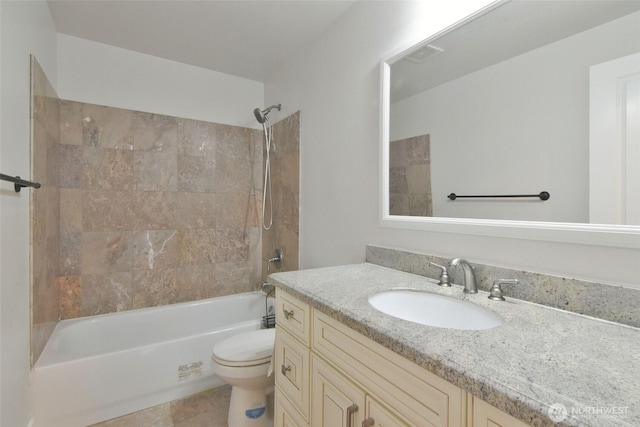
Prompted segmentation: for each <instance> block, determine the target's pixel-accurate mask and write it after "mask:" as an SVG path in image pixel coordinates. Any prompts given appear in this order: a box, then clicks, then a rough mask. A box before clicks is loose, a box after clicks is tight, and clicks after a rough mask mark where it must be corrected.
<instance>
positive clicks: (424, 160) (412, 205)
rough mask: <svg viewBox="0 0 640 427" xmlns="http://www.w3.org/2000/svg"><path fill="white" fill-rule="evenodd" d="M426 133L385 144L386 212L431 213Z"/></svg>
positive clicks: (422, 214)
mask: <svg viewBox="0 0 640 427" xmlns="http://www.w3.org/2000/svg"><path fill="white" fill-rule="evenodd" d="M430 153H431V142H430V136H429V135H420V136H416V137H413V138H407V139H401V140H398V141H391V143H390V144H389V214H390V215H407V216H433V195H432V192H431V154H430Z"/></svg>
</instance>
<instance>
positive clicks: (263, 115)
mask: <svg viewBox="0 0 640 427" xmlns="http://www.w3.org/2000/svg"><path fill="white" fill-rule="evenodd" d="M274 108H275V109H277V110H278V111H280V110H281V109H282V104H275V105H272V106H270V107H267V108H265V109H264V110H261V109H260V108H256V109H255V110H253V114H254V115H255V116H256V120H258V123H264V122H265V121H266V120H267V114H269V112H270V111H271V110H273V109H274Z"/></svg>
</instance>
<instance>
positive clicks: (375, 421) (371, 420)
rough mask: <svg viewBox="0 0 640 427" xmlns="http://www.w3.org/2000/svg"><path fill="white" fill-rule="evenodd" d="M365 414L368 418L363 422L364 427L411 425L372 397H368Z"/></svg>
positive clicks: (404, 426)
mask: <svg viewBox="0 0 640 427" xmlns="http://www.w3.org/2000/svg"><path fill="white" fill-rule="evenodd" d="M365 413H366V416H367V418H365V420H364V421H363V422H362V427H396V426H403V427H406V426H409V425H410V424H407V423H406V422H404V421H403V420H401V419H400V418H399V417H398V416H397V415H396V414H394V413H393V412H391V411H390V410H389V409H387V408H386V407H384V406H383V405H382V404H380V402H378V401H377V400H375V399H372V398H371V397H370V396H367V401H366V411H365Z"/></svg>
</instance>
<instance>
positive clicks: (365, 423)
mask: <svg viewBox="0 0 640 427" xmlns="http://www.w3.org/2000/svg"><path fill="white" fill-rule="evenodd" d="M375 425H376V420H375V419H374V418H372V417H369V418H367V419H366V420H364V421H363V422H362V427H371V426H375Z"/></svg>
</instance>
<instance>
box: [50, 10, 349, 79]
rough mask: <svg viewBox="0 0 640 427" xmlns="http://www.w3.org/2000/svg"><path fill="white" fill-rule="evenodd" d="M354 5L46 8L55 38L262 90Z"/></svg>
mask: <svg viewBox="0 0 640 427" xmlns="http://www.w3.org/2000/svg"><path fill="white" fill-rule="evenodd" d="M355 1H356V0H284V1H276V0H235V1H233V0H199V1H189V0H171V1H167V0H162V1H161V0H129V1H120V0H86V1H69V0H64V1H60V0H48V3H49V8H50V10H51V14H52V16H53V21H54V23H55V26H56V30H57V31H58V32H59V33H63V34H68V35H71V36H76V37H81V38H84V39H88V40H93V41H96V42H100V43H105V44H108V45H112V46H117V47H121V48H124V49H129V50H133V51H136V52H140V53H145V54H149V55H153V56H157V57H161V58H165V59H170V60H173V61H178V62H182V63H185V64H190V65H195V66H198V67H202V68H206V69H210V70H214V71H219V72H222V73H225V74H232V75H235V76H239V77H244V78H247V79H251V80H256V81H260V82H263V81H264V79H265V73H266V70H267V69H268V68H269V67H270V66H272V65H273V64H275V63H278V62H281V61H283V60H286V59H287V58H288V57H289V56H291V55H292V54H293V53H295V52H297V51H299V50H300V49H302V48H304V46H305V45H306V44H308V43H310V42H312V41H313V40H314V39H316V38H317V37H318V36H319V35H320V34H321V33H322V32H324V31H325V30H326V29H327V28H328V27H329V26H330V25H331V24H332V23H333V22H334V21H335V20H336V19H337V18H338V17H340V15H342V14H343V13H345V12H346V11H347V10H348V9H349V8H350V7H351V6H352V5H353V4H354V3H355Z"/></svg>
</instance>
